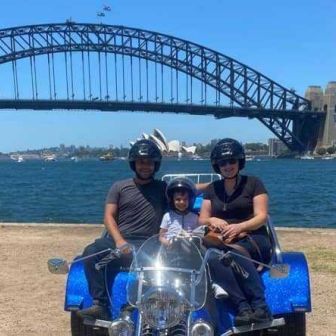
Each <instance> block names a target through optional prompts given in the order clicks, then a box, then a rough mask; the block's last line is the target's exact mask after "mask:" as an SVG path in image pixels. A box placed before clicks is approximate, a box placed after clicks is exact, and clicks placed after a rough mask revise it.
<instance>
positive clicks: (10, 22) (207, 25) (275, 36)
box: [0, 0, 336, 152]
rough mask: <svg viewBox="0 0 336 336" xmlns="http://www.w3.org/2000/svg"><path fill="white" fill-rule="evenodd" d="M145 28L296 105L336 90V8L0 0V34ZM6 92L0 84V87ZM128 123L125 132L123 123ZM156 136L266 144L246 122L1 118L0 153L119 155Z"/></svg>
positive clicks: (55, 114)
mask: <svg viewBox="0 0 336 336" xmlns="http://www.w3.org/2000/svg"><path fill="white" fill-rule="evenodd" d="M103 4H106V5H109V6H111V12H109V13H108V14H107V16H106V17H105V18H104V19H103V22H104V23H106V24H118V25H119V24H120V25H124V26H130V27H136V28H144V29H148V30H153V31H157V32H161V33H166V34H170V35H173V36H176V37H180V38H183V39H186V40H190V41H193V42H196V43H199V44H201V45H204V46H206V47H209V48H212V49H214V50H216V51H219V52H221V53H223V54H225V55H227V56H230V57H232V58H234V59H236V60H239V61H240V62H242V63H245V64H247V65H249V66H250V67H252V68H254V69H256V70H258V71H260V72H261V73H263V74H264V75H266V76H268V77H270V78H271V79H273V80H275V81H276V82H278V83H280V84H282V85H284V86H285V87H288V88H294V89H295V90H296V91H297V92H298V93H299V94H301V95H304V92H305V89H306V88H307V86H309V85H320V86H322V87H325V86H326V84H327V83H328V81H331V80H336V20H335V17H336V1H335V0H319V1H317V0H315V1H314V0H295V1H293V0H282V1H270V0H259V1H258V0H254V1H251V0H207V1H204V0H203V1H201V0H193V1H192V0H188V1H187V0H169V1H163V0H161V1H159V0H156V1H155V0H106V1H95V0H54V1H46V0H2V1H1V12H0V18H1V20H0V22H1V26H0V28H1V29H2V28H8V27H13V26H20V25H27V24H39V23H56V22H65V20H66V19H68V18H72V20H73V21H76V22H98V21H100V20H98V18H97V16H96V13H97V11H100V10H101V9H102V7H103ZM4 84H5V83H2V82H1V79H0V86H1V85H4ZM130 121H131V122H130ZM153 128H160V129H161V130H162V131H163V132H164V133H165V134H166V136H167V138H168V140H171V139H180V140H183V141H186V142H187V143H193V142H201V143H206V142H208V141H209V140H211V139H213V138H221V137H224V136H225V137H226V136H230V137H235V138H237V139H239V140H240V141H242V142H255V141H258V142H266V141H267V139H268V138H269V137H272V136H273V135H272V133H270V132H269V131H268V130H267V129H266V128H265V126H263V125H262V124H261V123H259V122H257V121H253V120H247V119H245V118H229V119H223V120H215V119H214V118H213V117H210V116H207V117H196V116H187V115H175V114H164V115H162V114H153V113H150V114H145V113H132V114H130V113H126V112H119V113H106V112H105V113H104V112H78V111H77V112H74V111H45V112H36V111H0V152H9V151H15V150H24V149H28V148H30V149H33V148H41V147H49V146H53V145H59V144H61V143H63V144H66V145H71V144H74V145H90V146H108V145H110V144H113V145H116V146H119V145H121V144H122V145H128V142H129V140H132V139H135V138H136V137H138V136H139V135H140V134H141V133H142V132H146V133H149V132H151V131H152V129H153Z"/></svg>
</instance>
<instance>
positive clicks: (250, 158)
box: [245, 155, 255, 161]
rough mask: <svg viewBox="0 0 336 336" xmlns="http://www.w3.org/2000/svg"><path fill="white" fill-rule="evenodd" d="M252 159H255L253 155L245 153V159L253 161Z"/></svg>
mask: <svg viewBox="0 0 336 336" xmlns="http://www.w3.org/2000/svg"><path fill="white" fill-rule="evenodd" d="M254 159H255V157H254V156H253V155H246V156H245V160H246V161H253V160H254Z"/></svg>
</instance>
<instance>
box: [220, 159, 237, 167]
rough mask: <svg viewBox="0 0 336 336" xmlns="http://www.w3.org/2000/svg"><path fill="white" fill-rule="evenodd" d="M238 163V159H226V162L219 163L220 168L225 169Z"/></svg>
mask: <svg viewBox="0 0 336 336" xmlns="http://www.w3.org/2000/svg"><path fill="white" fill-rule="evenodd" d="M237 162H238V160H237V159H226V160H220V161H218V166H220V167H224V166H226V165H234V164H236V163H237Z"/></svg>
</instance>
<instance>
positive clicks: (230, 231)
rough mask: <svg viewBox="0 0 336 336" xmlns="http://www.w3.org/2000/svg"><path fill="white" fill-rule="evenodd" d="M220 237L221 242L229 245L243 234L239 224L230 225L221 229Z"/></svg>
mask: <svg viewBox="0 0 336 336" xmlns="http://www.w3.org/2000/svg"><path fill="white" fill-rule="evenodd" d="M222 235H223V240H225V241H226V242H227V243H230V242H231V241H233V240H236V239H237V238H242V237H243V236H244V235H245V232H244V230H243V227H242V225H241V224H230V225H227V226H225V227H224V228H223V230H222Z"/></svg>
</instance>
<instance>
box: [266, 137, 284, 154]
mask: <svg viewBox="0 0 336 336" xmlns="http://www.w3.org/2000/svg"><path fill="white" fill-rule="evenodd" d="M286 149H287V147H286V145H285V144H284V143H283V142H282V141H281V140H280V139H276V138H271V139H268V155H269V156H278V155H280V154H282V153H283V152H285V151H286Z"/></svg>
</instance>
